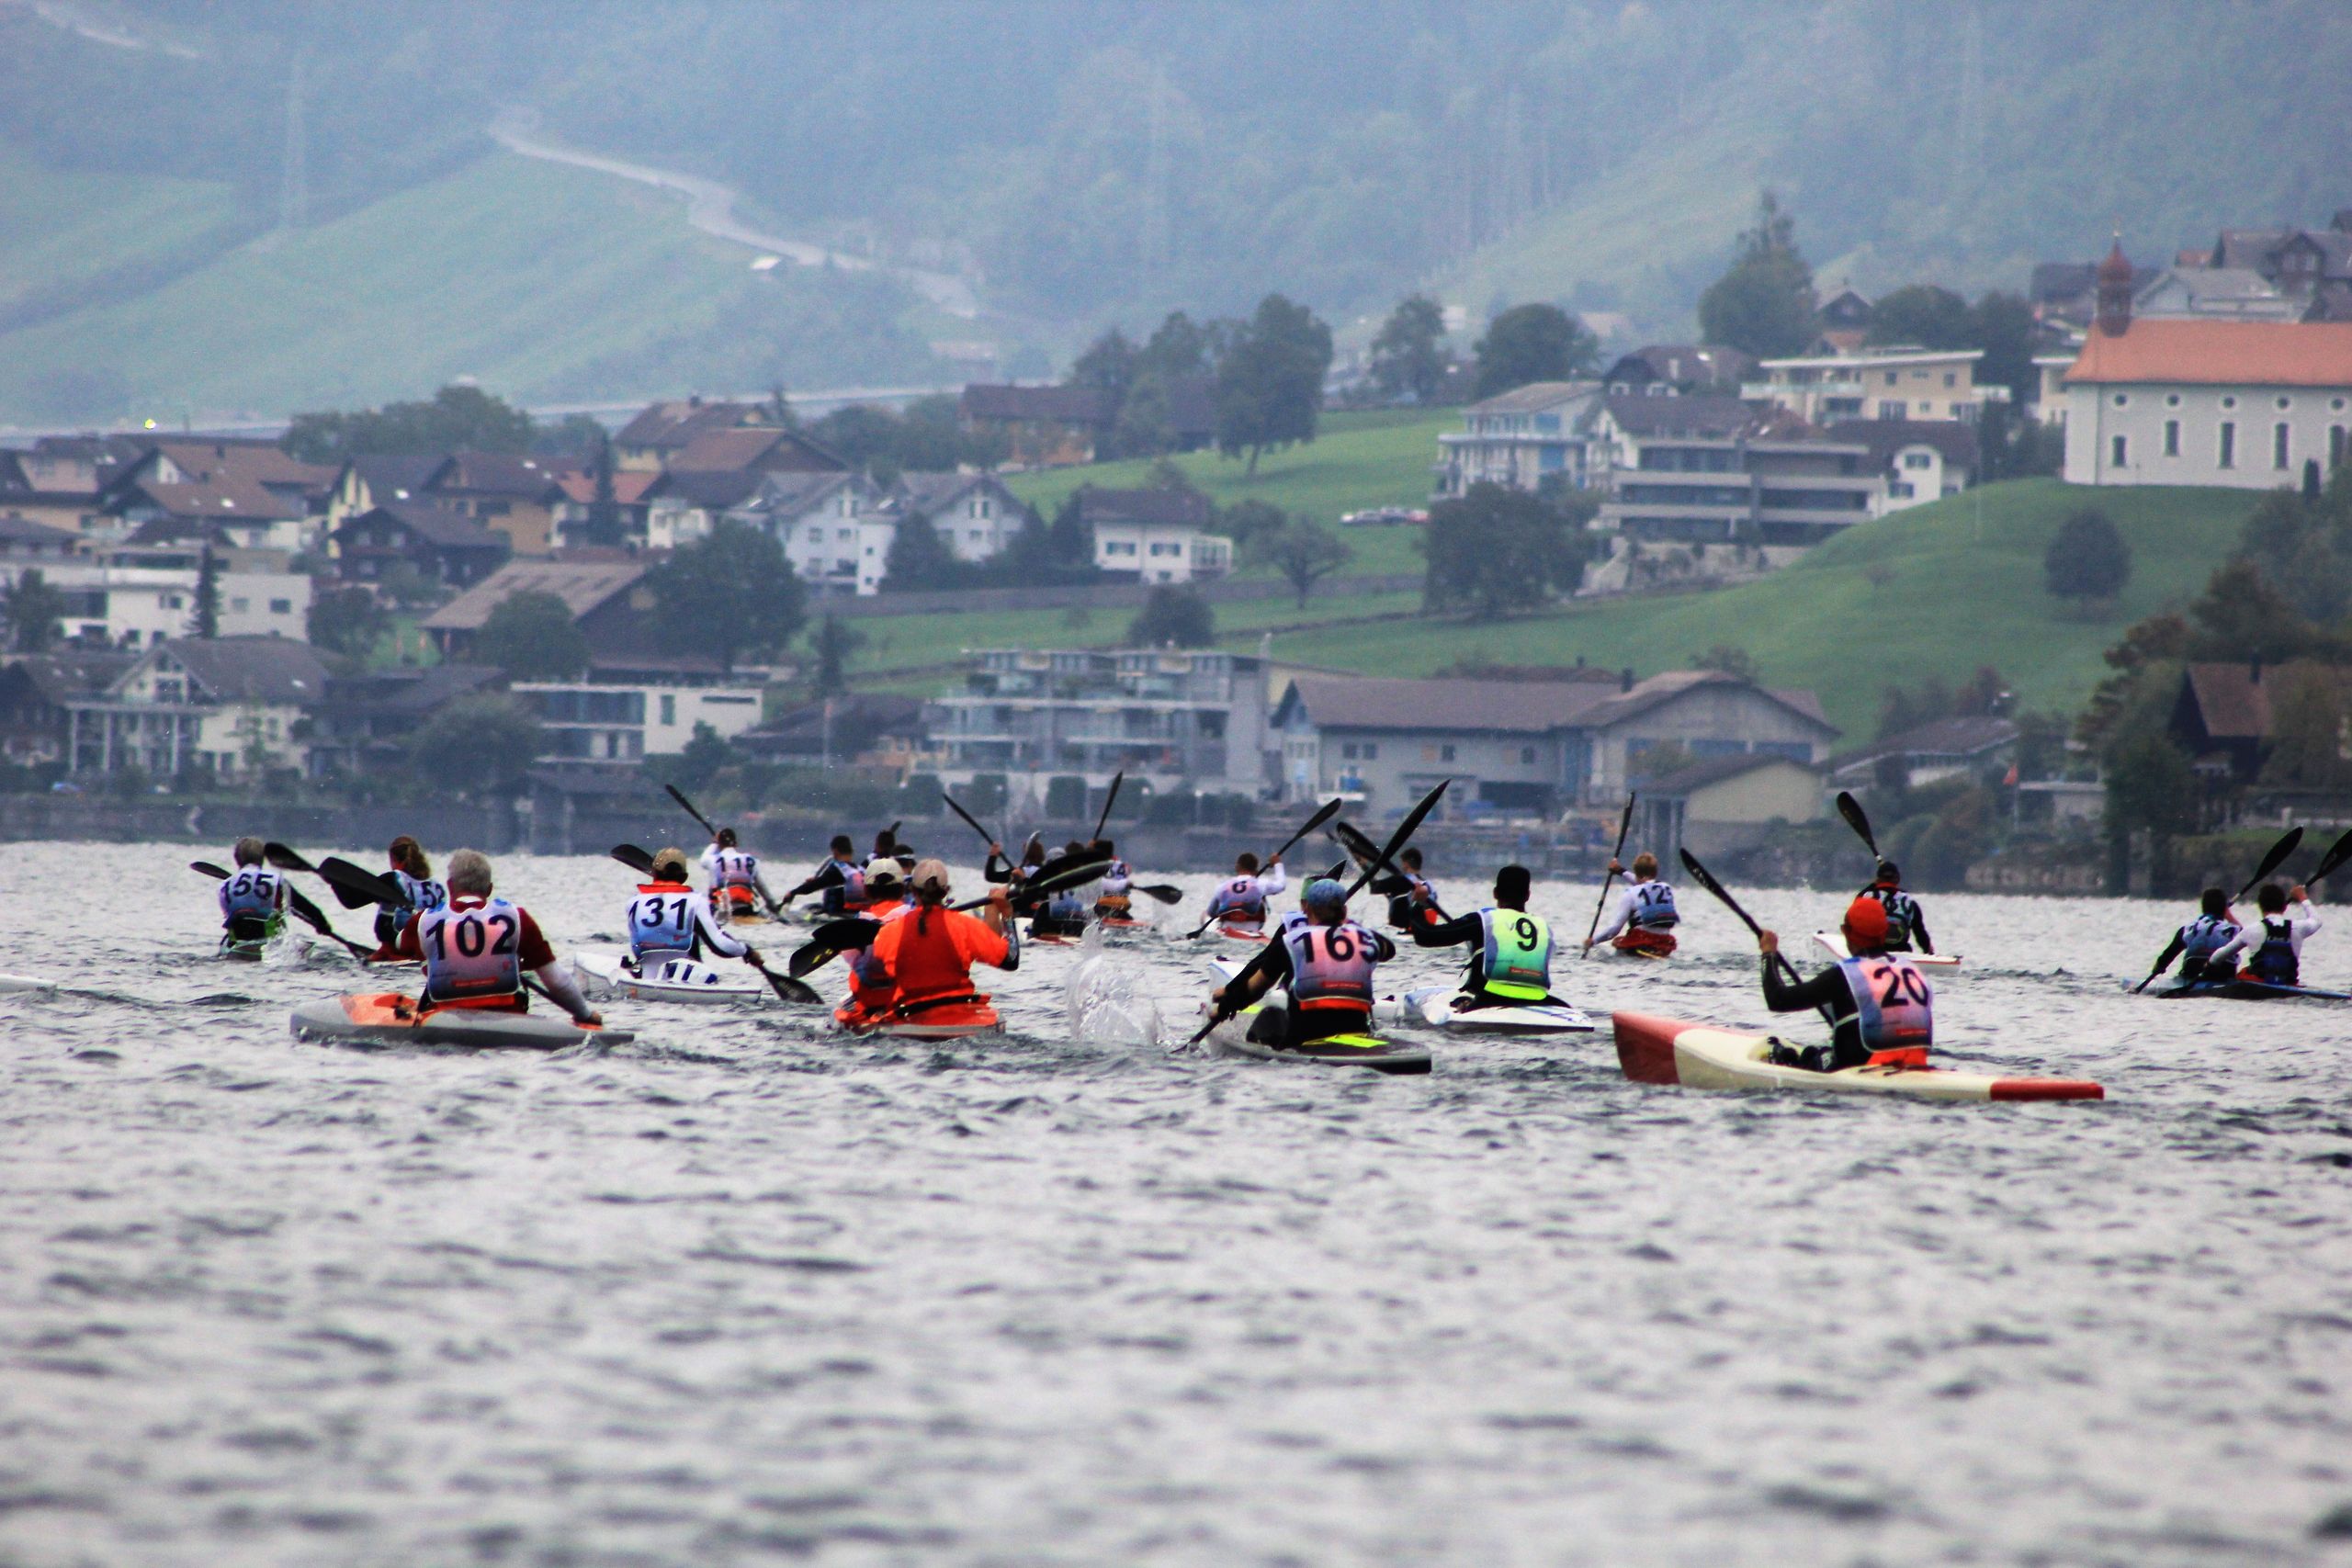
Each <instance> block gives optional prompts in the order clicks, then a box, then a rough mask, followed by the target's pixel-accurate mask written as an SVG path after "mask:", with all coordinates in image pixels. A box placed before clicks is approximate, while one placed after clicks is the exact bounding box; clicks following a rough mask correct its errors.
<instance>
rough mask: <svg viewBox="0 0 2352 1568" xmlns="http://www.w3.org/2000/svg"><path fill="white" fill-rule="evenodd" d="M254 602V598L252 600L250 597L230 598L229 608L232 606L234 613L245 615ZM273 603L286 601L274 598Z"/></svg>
mask: <svg viewBox="0 0 2352 1568" xmlns="http://www.w3.org/2000/svg"><path fill="white" fill-rule="evenodd" d="M253 603H254V602H253V601H252V600H250V599H243V598H240V599H232V600H230V601H229V608H230V609H231V610H232V611H233V612H234V613H236V614H237V615H243V614H244V613H245V612H246V611H247V610H250V609H252V608H253ZM271 603H273V604H282V603H284V601H282V600H273V601H271Z"/></svg>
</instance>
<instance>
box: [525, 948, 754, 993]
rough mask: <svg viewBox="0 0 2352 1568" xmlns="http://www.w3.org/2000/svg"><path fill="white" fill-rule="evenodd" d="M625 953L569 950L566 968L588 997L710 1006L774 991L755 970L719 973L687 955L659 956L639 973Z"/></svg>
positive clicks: (606, 949)
mask: <svg viewBox="0 0 2352 1568" xmlns="http://www.w3.org/2000/svg"><path fill="white" fill-rule="evenodd" d="M627 958H628V953H622V952H617V951H616V950H613V949H610V948H605V949H587V950H583V951H581V952H578V953H573V954H572V955H571V973H572V975H573V976H575V977H576V978H578V980H579V981H580V988H581V990H582V991H583V992H584V993H586V994H587V995H588V996H590V997H627V998H629V999H630V1000H632V1001H640V1002H687V1003H692V1004H696V1005H700V1006H704V1007H713V1006H717V1005H718V1004H721V1003H725V1002H756V1001H758V1000H760V999H761V998H763V997H772V996H774V995H775V991H773V990H772V989H770V988H769V987H768V984H767V982H766V981H764V980H762V979H760V978H758V977H757V976H746V975H741V974H734V975H729V974H725V973H722V972H720V971H719V970H717V969H714V968H712V967H711V966H710V965H709V964H701V963H697V962H695V960H694V959H691V958H671V959H664V960H662V962H660V963H658V964H652V965H650V967H649V968H648V970H647V971H646V973H644V974H642V975H640V974H639V973H638V972H637V971H636V970H635V969H634V968H632V967H630V965H629V964H628V963H626V962H625V960H627Z"/></svg>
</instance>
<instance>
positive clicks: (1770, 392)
mask: <svg viewBox="0 0 2352 1568" xmlns="http://www.w3.org/2000/svg"><path fill="white" fill-rule="evenodd" d="M1984 357H1985V353H1984V350H1982V349H1975V348H1968V349H1924V348H1895V347H1890V348H1882V349H1867V350H1863V351H1862V352H1860V353H1856V354H1831V355H1804V356H1803V357H1800V358H1795V359H1767V360H1765V361H1764V362H1763V367H1762V368H1763V371H1764V377H1765V378H1764V379H1763V380H1761V381H1756V382H1750V383H1749V384H1747V386H1745V387H1742V388H1741V389H1740V394H1739V395H1740V396H1741V397H1743V398H1746V399H1748V400H1762V401H1766V402H1770V403H1772V404H1773V405H1775V406H1776V407H1779V408H1783V409H1786V410H1787V411H1788V412H1791V413H1793V414H1795V415H1796V416H1797V417H1798V418H1800V419H1803V420H1804V421H1805V422H1806V423H1809V424H1835V423H1838V422H1839V421H1840V420H1849V419H1910V420H1925V419H1959V420H1973V419H1975V418H1976V417H1977V415H1978V414H1979V413H1980V412H1982V411H1983V409H1984V406H1985V404H1986V403H1992V402H2007V401H2008V398H2009V390H2008V389H2007V387H1980V386H1978V385H1977V384H1976V362H1977V361H1978V360H1980V359H1982V358H1984Z"/></svg>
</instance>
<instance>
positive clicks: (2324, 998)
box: [2156, 979, 2352, 1002]
mask: <svg viewBox="0 0 2352 1568" xmlns="http://www.w3.org/2000/svg"><path fill="white" fill-rule="evenodd" d="M2156 995H2158V996H2160V997H2162V998H2165V1000H2166V1001H2179V1000H2181V999H2182V998H2197V997H2218V998H2221V999H2222V1000H2223V1001H2233V1002H2270V1001H2278V1000H2282V999H2284V1000H2293V999H2294V998H2302V999H2303V1000H2305V1001H2316V1002H2352V991H2323V990H2319V989H2317V988H2315V987H2311V986H2274V985H2272V984H2270V983H2269V982H2268V981H2267V980H2244V979H2239V980H2224V981H2222V982H2221V984H2219V985H2215V986H2205V985H2198V986H2175V987H2171V988H2170V989H2168V990H2162V991H2158V992H2157V993H2156Z"/></svg>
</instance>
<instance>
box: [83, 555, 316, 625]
mask: <svg viewBox="0 0 2352 1568" xmlns="http://www.w3.org/2000/svg"><path fill="white" fill-rule="evenodd" d="M200 556H201V551H200V550H199V549H198V548H196V547H189V546H184V545H183V546H164V547H122V548H119V549H115V550H110V551H107V553H106V554H105V555H103V556H101V557H99V558H96V559H89V560H74V561H68V562H62V563H60V564H59V565H57V566H54V567H51V568H49V569H48V570H46V572H45V573H44V575H45V576H46V578H47V579H48V581H49V583H50V585H51V587H53V588H56V589H58V590H59V591H61V592H62V593H63V594H64V596H65V613H64V614H63V615H62V616H61V617H60V619H59V630H60V635H62V636H63V637H68V638H71V639H74V640H78V641H82V642H104V643H106V644H107V646H109V647H113V648H153V647H155V646H156V645H157V644H159V643H164V642H169V641H170V640H171V639H173V638H174V637H186V636H187V634H188V630H189V623H190V621H191V620H192V619H193V617H194V616H195V614H196V589H197V583H198V579H199V578H200V576H201V568H200V565H199V559H200ZM213 556H214V567H215V570H216V571H217V572H218V576H217V577H216V578H215V579H214V586H215V589H216V591H217V592H218V593H219V596H220V602H219V608H220V615H219V626H218V632H219V635H220V636H221V637H287V638H290V639H291V640H293V641H295V642H305V641H308V640H309V637H310V618H311V589H312V586H313V584H312V580H311V578H310V577H309V576H308V575H307V574H305V573H302V572H299V571H289V570H287V557H286V556H285V554H284V553H282V552H280V551H277V550H242V549H220V550H215V551H214V552H213Z"/></svg>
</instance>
